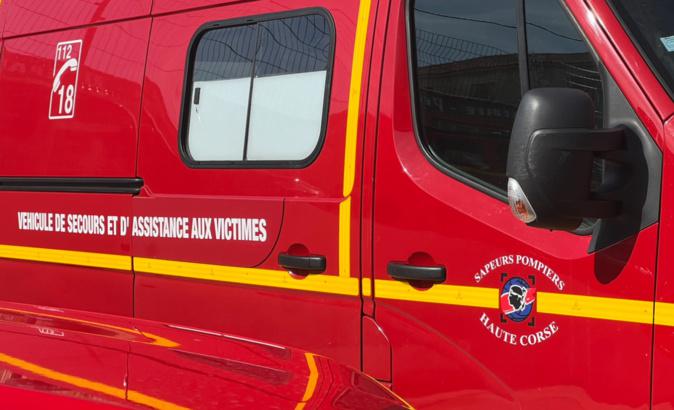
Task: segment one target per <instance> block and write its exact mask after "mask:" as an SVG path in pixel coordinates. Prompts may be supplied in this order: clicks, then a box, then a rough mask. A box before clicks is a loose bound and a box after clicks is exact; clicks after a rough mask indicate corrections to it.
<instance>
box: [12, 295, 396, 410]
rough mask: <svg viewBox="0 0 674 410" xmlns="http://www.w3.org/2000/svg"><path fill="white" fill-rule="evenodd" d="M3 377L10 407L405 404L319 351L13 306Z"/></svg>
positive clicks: (365, 406) (363, 406)
mask: <svg viewBox="0 0 674 410" xmlns="http://www.w3.org/2000/svg"><path fill="white" fill-rule="evenodd" d="M0 372H1V373H2V375H3V377H2V378H1V380H0V387H2V391H3V403H7V402H8V401H9V400H17V402H18V403H21V404H22V405H24V406H25V405H27V403H30V402H31V401H30V400H33V398H34V397H38V398H41V399H44V400H46V402H47V403H50V402H53V403H55V404H56V403H69V402H70V401H69V400H65V399H67V398H71V399H78V400H85V401H87V402H89V403H90V407H93V408H99V407H100V408H109V407H115V408H117V407H118V406H119V407H126V408H129V407H130V408H147V407H150V408H175V409H183V408H204V409H206V408H223V407H227V408H232V407H243V408H250V407H258V408H259V407H264V408H296V406H300V407H301V408H335V409H339V408H342V409H347V408H349V409H357V408H361V409H377V408H381V409H383V408H407V407H406V404H405V403H404V402H402V401H400V400H399V399H398V398H396V396H395V395H393V394H392V393H390V392H389V391H388V390H387V389H386V388H384V387H383V386H381V385H379V384H378V383H377V382H375V381H374V380H373V379H371V378H369V377H367V376H364V375H361V374H359V373H357V372H355V371H353V370H351V369H349V368H347V367H344V366H342V365H339V364H337V363H336V362H334V361H332V360H330V359H328V358H325V357H321V356H317V355H314V354H312V353H308V352H303V351H298V350H294V349H291V348H286V347H283V346H280V345H277V344H271V343H265V342H261V341H256V340H252V339H246V338H240V337H237V336H232V335H227V334H222V333H217V332H212V331H204V330H200V329H197V328H184V327H180V326H175V325H169V324H163V323H155V322H148V321H142V320H134V319H127V318H121V317H116V316H109V315H100V314H92V313H84V312H78V311H72V310H61V309H53V308H49V309H48V308H44V307H40V306H32V305H21V304H11V303H2V305H1V306H0ZM8 387H12V388H8ZM16 388H19V389H22V390H19V391H17V390H16ZM26 391H33V392H37V393H46V394H48V396H46V395H43V394H37V395H27V394H26ZM54 396H57V397H62V398H63V399H64V400H58V398H57V397H54ZM78 400H73V405H74V406H78V404H79V406H83V405H84V404H83V403H84V402H80V401H78ZM99 405H100V406H99ZM390 406H392V407H390ZM75 408H77V407H75Z"/></svg>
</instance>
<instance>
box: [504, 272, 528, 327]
mask: <svg viewBox="0 0 674 410" xmlns="http://www.w3.org/2000/svg"><path fill="white" fill-rule="evenodd" d="M535 301H536V288H533V287H531V286H529V283H528V282H527V281H526V280H524V279H522V278H511V279H510V280H508V281H507V282H506V284H505V286H503V290H501V303H500V304H501V312H503V314H504V315H506V316H507V317H508V319H510V320H512V321H513V322H522V321H524V320H526V319H527V318H528V317H529V315H531V312H532V311H533V309H534V302H535Z"/></svg>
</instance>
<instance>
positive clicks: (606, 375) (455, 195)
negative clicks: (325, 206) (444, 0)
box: [373, 1, 664, 409]
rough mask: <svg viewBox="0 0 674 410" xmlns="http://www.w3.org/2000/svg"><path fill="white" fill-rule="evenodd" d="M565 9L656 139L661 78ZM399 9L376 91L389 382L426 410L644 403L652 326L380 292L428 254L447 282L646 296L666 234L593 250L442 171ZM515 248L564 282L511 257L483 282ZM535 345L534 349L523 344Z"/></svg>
mask: <svg viewBox="0 0 674 410" xmlns="http://www.w3.org/2000/svg"><path fill="white" fill-rule="evenodd" d="M598 3H599V2H598ZM568 4H569V8H570V9H571V10H572V11H573V13H574V15H575V16H576V18H577V19H578V21H579V24H580V25H581V26H582V27H583V29H584V30H585V31H586V34H587V35H588V37H589V39H590V41H591V42H592V43H593V44H594V46H595V48H597V49H599V53H600V54H601V56H602V58H603V59H604V61H605V62H608V63H607V65H608V66H609V68H610V71H611V73H612V75H613V76H614V77H615V79H616V81H617V83H618V84H619V86H620V87H621V89H623V90H624V91H625V94H626V95H627V97H628V99H629V100H630V102H631V103H632V105H633V107H635V108H636V111H637V112H638V114H639V117H640V118H641V120H642V121H643V122H644V124H646V125H647V127H648V128H649V130H650V132H651V133H652V135H653V138H654V139H655V140H656V141H658V143H660V144H662V142H663V138H664V135H663V132H662V126H661V124H662V122H661V119H660V116H659V115H658V110H657V109H656V107H654V106H653V105H652V104H651V103H650V101H649V99H648V98H647V97H646V95H649V96H650V95H651V94H650V93H648V94H645V93H644V92H643V91H642V90H643V89H642V88H641V87H642V86H643V87H649V86H652V85H653V84H649V83H648V82H647V83H646V84H643V85H642V84H640V83H637V81H636V80H635V78H634V77H633V76H632V74H631V71H630V70H631V69H632V68H631V67H630V66H625V65H624V64H621V58H620V55H621V54H620V53H619V51H618V50H615V49H614V48H613V47H612V46H611V42H610V41H609V40H608V38H613V37H612V35H611V34H609V35H608V36H607V33H606V32H605V31H604V30H603V29H602V27H601V26H600V25H599V24H598V20H596V19H594V18H593V16H592V14H591V13H590V10H589V9H588V8H586V5H585V3H583V2H580V1H570V2H568ZM391 5H392V7H391V17H390V19H389V33H388V35H387V39H388V45H387V49H386V50H387V52H386V54H385V56H384V60H383V66H384V74H383V78H382V84H381V91H380V95H381V105H380V107H379V116H380V117H379V134H378V140H377V150H378V151H377V159H376V161H377V162H376V176H375V180H376V185H375V195H374V202H375V204H374V236H373V240H374V261H373V277H374V278H375V281H374V294H375V301H376V309H375V318H376V320H377V323H378V324H379V325H380V326H381V327H382V329H383V330H384V332H385V333H386V335H387V336H388V338H389V339H390V342H391V346H392V350H393V376H392V378H393V389H394V390H395V391H397V392H399V393H400V394H401V395H403V396H404V397H406V398H407V399H408V400H410V402H411V403H412V404H413V405H415V406H417V407H419V408H513V409H514V408H518V409H519V408H526V409H539V408H546V409H568V408H602V406H611V405H618V404H620V405H623V406H626V407H628V408H647V407H648V406H649V402H650V368H651V344H652V327H651V326H650V325H648V324H629V323H619V322H612V321H601V320H596V319H583V318H575V317H568V316H567V317H565V316H559V315H553V314H546V313H537V314H535V322H533V323H529V326H527V323H515V322H512V321H503V320H502V319H501V318H500V316H499V311H498V309H495V310H492V309H488V308H479V307H461V306H457V305H456V303H454V304H453V305H452V304H450V305H444V304H442V302H440V304H433V303H419V302H408V301H399V300H391V299H387V298H386V296H384V295H383V297H382V298H378V297H377V294H378V293H377V292H378V287H379V286H378V283H382V286H383V285H384V284H385V283H386V281H390V280H391V278H390V277H389V276H388V274H387V273H386V266H387V264H388V263H389V262H391V261H409V262H410V263H412V264H414V263H415V259H416V263H417V264H418V263H424V262H419V261H420V260H421V259H420V258H418V255H419V254H425V255H427V256H426V257H425V259H426V260H427V262H426V263H429V264H431V265H435V264H438V265H444V266H446V267H447V270H448V272H447V281H446V282H445V284H448V285H459V286H466V287H486V288H497V289H502V287H503V286H504V285H505V279H504V278H509V277H513V276H519V277H523V278H525V279H527V280H529V281H531V282H532V283H534V284H535V288H536V292H547V293H550V294H554V293H563V294H572V295H579V296H583V295H587V296H601V297H610V298H625V299H634V300H642V301H649V300H651V299H652V295H653V292H654V286H655V267H656V249H657V235H658V227H657V226H651V227H649V228H647V229H646V230H644V231H642V232H641V233H640V234H639V235H638V236H637V237H634V238H632V239H629V240H626V241H624V242H623V243H621V244H619V245H615V246H613V247H611V248H609V249H606V250H604V251H601V252H597V253H595V254H589V255H588V253H587V247H588V244H589V240H590V238H589V237H582V236H574V235H571V234H568V233H563V232H546V231H542V230H535V229H530V228H527V227H526V226H524V225H522V224H520V223H518V222H517V221H516V220H515V219H513V218H512V215H511V213H510V210H509V208H508V205H507V204H505V203H503V202H501V201H499V200H498V199H495V198H491V197H489V196H487V195H484V194H482V193H480V192H478V191H476V190H475V189H472V188H470V187H468V186H466V185H463V184H462V183H460V182H458V181H456V180H454V179H452V178H450V177H448V176H447V175H445V174H443V173H442V172H441V171H439V170H438V169H436V168H435V167H434V166H433V165H432V164H431V163H430V162H429V161H428V160H426V158H425V157H424V154H423V153H422V152H421V149H420V147H419V145H418V144H417V141H416V138H415V135H414V128H413V124H412V116H411V112H412V108H411V105H410V94H409V93H410V88H409V85H408V78H409V73H408V59H407V54H406V45H405V43H406V37H405V23H404V15H405V14H404V7H405V2H403V1H393V2H392V3H391ZM613 28H614V29H615V27H613ZM392 42H393V43H392ZM632 58H633V60H636V56H634V55H632ZM614 62H615V63H614ZM633 62H634V61H633ZM640 69H641V70H643V67H637V68H635V69H634V71H636V72H638V70H640ZM654 95H656V96H657V95H658V93H657V92H656V93H654ZM658 108H659V107H658ZM422 233H423V234H422ZM415 255H416V256H415ZM508 255H511V256H513V257H514V258H517V257H530V258H534V259H536V260H537V261H540V262H542V263H544V264H545V265H547V266H548V267H550V268H551V269H553V270H554V272H555V273H556V274H557V275H556V276H558V277H559V278H561V280H562V281H563V282H564V286H563V288H561V287H560V286H557V285H558V282H556V281H555V280H553V278H552V277H550V278H548V277H546V276H545V275H542V274H541V272H540V271H539V272H537V271H536V270H533V269H531V268H530V267H527V266H524V265H523V264H517V263H505V264H504V265H498V266H500V267H498V268H496V270H495V271H494V272H492V273H490V274H488V275H487V276H486V277H479V278H477V279H476V277H475V275H476V274H478V273H479V272H480V270H481V269H482V268H483V267H484V265H485V264H488V263H490V261H493V260H498V258H500V257H502V256H508ZM415 292H419V293H423V292H425V291H424V290H423V289H419V290H416V291H415ZM459 298H460V296H459ZM457 303H461V302H460V301H459V302H457ZM496 303H497V302H496ZM534 309H537V308H536V307H534ZM485 319H486V321H485ZM487 323H490V324H495V325H496V326H497V327H498V328H500V329H502V330H504V331H506V332H509V333H510V334H514V335H516V336H515V337H513V339H508V340H509V341H510V340H512V342H513V343H509V342H504V340H499V339H498V338H497V337H494V335H493V334H492V333H491V332H490V331H489V330H488V326H487ZM551 325H552V326H554V328H555V329H556V331H555V330H554V329H553V332H551V333H553V334H552V336H550V335H549V334H543V338H541V339H537V338H536V337H533V339H529V336H528V335H535V334H536V332H540V331H545V330H550V329H551V327H550V326H551ZM523 336H524V339H522V337H523ZM522 340H524V342H525V343H526V344H527V346H524V345H522ZM531 340H534V341H535V342H536V343H535V345H534V346H529V344H531V343H530V341H531ZM627 374H629V375H630V376H629V377H626V375H627Z"/></svg>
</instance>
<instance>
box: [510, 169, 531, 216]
mask: <svg viewBox="0 0 674 410" xmlns="http://www.w3.org/2000/svg"><path fill="white" fill-rule="evenodd" d="M508 203H510V209H511V210H512V211H513V214H514V215H515V217H516V218H517V219H519V220H520V221H522V222H524V223H526V224H529V223H532V222H533V221H535V220H536V211H534V208H533V207H532V206H531V203H530V202H529V199H527V196H526V194H525V193H524V190H522V187H521V186H520V184H519V182H517V180H515V179H513V178H508Z"/></svg>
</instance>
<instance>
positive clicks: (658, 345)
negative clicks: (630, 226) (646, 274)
mask: <svg viewBox="0 0 674 410" xmlns="http://www.w3.org/2000/svg"><path fill="white" fill-rule="evenodd" d="M665 141H666V146H665V149H664V163H663V184H662V208H661V209H662V211H661V212H662V213H661V220H660V241H659V243H658V245H659V246H658V251H659V258H658V280H657V286H656V290H657V292H656V295H655V301H656V302H671V301H672V300H674V276H673V275H674V266H673V263H674V260H673V259H672V258H671V257H670V256H669V255H670V251H669V249H671V246H672V241H673V240H674V231H673V229H674V212H673V208H672V207H673V206H674V191H673V189H674V162H673V160H674V157H673V154H674V123H673V122H672V118H669V120H668V121H667V122H666V123H665ZM655 309H656V313H657V312H658V305H656V307H655ZM672 346H674V331H673V330H672V328H671V327H662V326H656V327H655V333H654V340H653V408H654V409H658V410H660V409H668V408H671V407H672V406H674V393H673V392H672V389H670V387H669V386H670V385H671V383H670V382H671V380H672V369H674V349H673V348H672Z"/></svg>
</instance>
